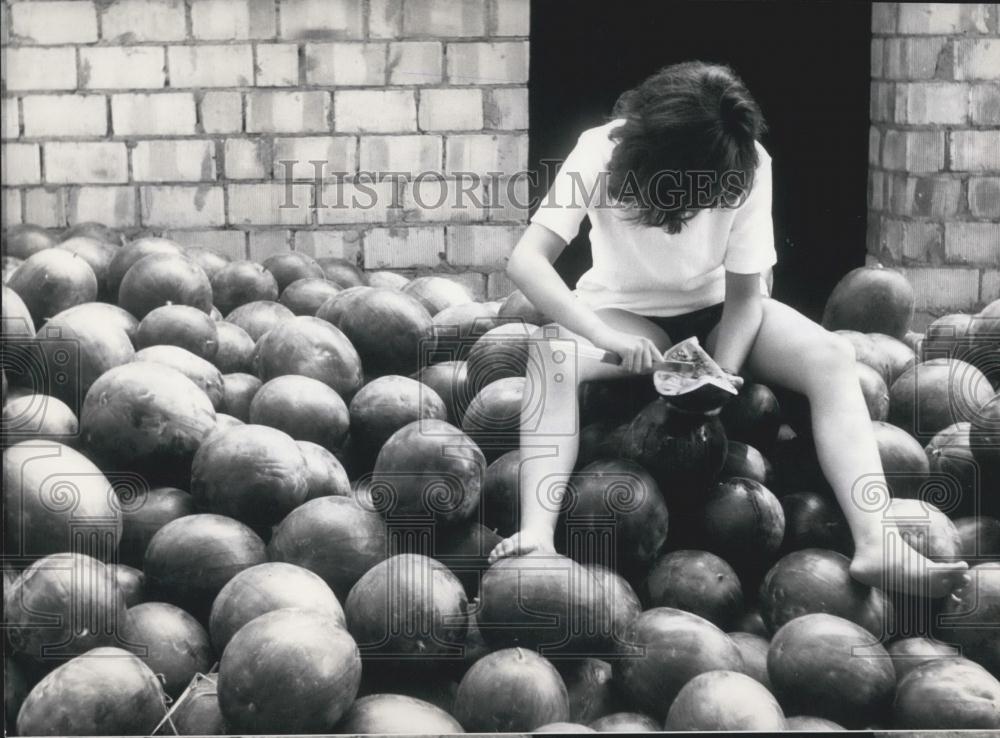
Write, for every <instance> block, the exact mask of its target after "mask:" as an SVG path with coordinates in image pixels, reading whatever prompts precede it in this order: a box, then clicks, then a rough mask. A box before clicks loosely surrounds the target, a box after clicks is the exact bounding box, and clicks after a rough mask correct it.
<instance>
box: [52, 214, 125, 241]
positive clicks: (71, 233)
mask: <svg viewBox="0 0 1000 738" xmlns="http://www.w3.org/2000/svg"><path fill="white" fill-rule="evenodd" d="M74 238H92V239H94V240H96V241H100V242H101V243H106V244H109V245H111V246H115V247H118V246H121V245H122V244H123V243H124V237H123V236H122V234H121V231H119V230H117V229H115V228H111V227H110V226H106V225H104V224H103V223H96V222H94V221H92V220H91V221H84V222H83V223H75V224H74V225H71V226H70V227H69V228H67V229H66V230H65V231H63V232H62V235H60V237H59V239H60V240H61V241H62V242H63V243H65V242H66V241H69V240H71V239H74Z"/></svg>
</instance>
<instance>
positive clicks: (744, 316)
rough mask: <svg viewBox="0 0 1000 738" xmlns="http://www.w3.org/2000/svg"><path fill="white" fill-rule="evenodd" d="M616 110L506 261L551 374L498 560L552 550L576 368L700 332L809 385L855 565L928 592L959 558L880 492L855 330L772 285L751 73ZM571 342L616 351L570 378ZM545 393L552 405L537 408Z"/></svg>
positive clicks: (645, 364)
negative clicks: (786, 300) (902, 521)
mask: <svg viewBox="0 0 1000 738" xmlns="http://www.w3.org/2000/svg"><path fill="white" fill-rule="evenodd" d="M615 113H616V115H617V118H616V119H615V120H613V121H612V122H610V123H608V124H606V125H604V126H601V127H599V128H593V129H591V130H588V131H585V132H584V133H583V135H581V136H580V138H579V140H578V141H577V144H576V147H575V148H574V149H573V151H572V153H570V155H569V157H568V158H567V159H566V161H565V163H564V164H563V166H562V168H561V169H560V171H559V173H558V175H557V176H556V179H555V181H554V183H553V186H552V188H551V190H550V191H549V193H548V195H547V196H546V198H545V199H544V200H543V202H542V203H541V204H540V206H539V208H538V210H537V212H536V213H535V215H534V216H533V217H532V219H531V223H530V225H529V226H528V229H527V230H526V231H525V233H524V235H523V236H522V238H521V240H520V242H519V243H518V245H517V247H516V248H515V250H514V252H513V254H512V255H511V258H510V261H509V263H508V266H507V273H508V274H509V276H510V278H511V279H512V280H513V281H514V283H515V284H517V286H518V287H519V288H520V289H521V290H522V291H523V292H524V294H525V295H526V296H527V297H528V299H530V300H531V302H533V303H534V304H535V305H536V306H537V307H538V308H539V309H540V310H542V311H543V312H544V313H545V314H546V315H548V316H550V317H551V319H552V320H553V322H554V323H555V324H556V326H549V327H546V328H545V329H544V330H543V331H541V332H540V333H539V334H538V336H537V337H536V338H537V341H536V342H535V343H534V344H533V346H532V349H531V351H532V354H533V355H532V357H531V358H532V360H531V361H529V365H528V377H527V378H528V382H529V386H531V385H532V384H533V386H535V387H536V388H537V387H540V388H542V391H541V393H539V392H537V391H536V392H534V393H531V392H525V401H524V403H525V404H524V407H522V427H521V446H522V451H523V462H522V466H521V478H520V484H521V487H520V499H521V526H520V531H519V532H518V533H517V534H516V535H514V536H512V537H510V538H508V539H506V540H504V541H502V542H501V543H500V544H498V545H497V547H496V548H495V549H494V550H493V552H492V554H491V561H496V560H497V559H499V558H502V557H505V556H512V555H523V554H527V553H531V552H534V551H538V552H553V551H554V546H553V536H554V529H555V524H556V519H557V516H558V512H557V510H558V505H553V504H552V502H551V500H546V499H544V498H545V497H546V496H547V495H548V494H549V492H548V490H552V489H553V487H552V481H553V480H554V479H555V480H563V481H565V480H566V479H568V477H569V475H570V473H571V472H572V470H573V467H574V464H575V463H576V456H577V450H578V441H579V438H578V435H577V434H575V433H567V432H566V429H565V426H566V418H575V417H576V412H575V410H576V407H575V403H576V402H577V389H578V385H579V383H580V382H584V381H589V380H603V379H614V378H620V377H624V376H627V375H629V374H648V373H650V372H651V370H652V367H653V364H654V362H656V361H659V360H660V359H661V358H662V352H663V351H664V350H665V349H667V348H668V347H669V346H671V345H672V343H673V342H676V341H680V340H682V339H685V338H687V337H689V336H691V335H694V336H697V337H698V339H699V341H700V342H701V343H702V345H703V346H705V347H706V349H707V350H708V351H709V353H711V354H712V355H713V357H714V358H715V360H716V361H717V362H718V363H719V365H720V366H721V367H723V368H724V369H725V370H726V371H727V372H728V373H730V374H731V375H733V376H734V377H735V376H736V375H738V374H739V372H740V371H741V370H743V369H745V370H746V371H747V373H749V374H751V375H752V376H753V377H754V378H755V379H756V380H757V381H760V382H763V383H764V384H773V385H779V386H782V387H786V388H788V389H791V390H794V391H796V392H800V393H802V394H804V395H806V396H807V397H808V399H809V404H810V407H811V408H812V419H813V421H812V422H813V434H814V437H815V443H816V448H817V452H818V455H819V460H820V464H821V466H822V469H823V472H824V474H825V476H826V478H827V480H828V481H829V483H830V485H831V486H832V488H833V490H834V493H835V494H836V497H837V500H838V501H839V503H840V506H841V508H842V509H843V511H844V514H845V516H846V517H847V522H848V524H849V526H850V529H851V533H852V534H853V536H854V544H855V554H854V559H853V561H852V562H851V569H850V570H851V574H852V575H853V576H854V578H855V579H857V580H858V581H860V582H863V583H864V584H867V585H870V586H874V587H880V588H883V589H885V588H891V589H895V590H904V591H907V592H914V593H922V594H925V595H930V596H934V597H940V596H943V595H945V594H947V593H948V592H949V591H951V590H952V589H953V588H955V587H956V586H959V585H961V584H962V583H963V581H967V578H968V575H967V574H966V573H965V572H966V570H967V569H968V566H967V565H966V564H965V563H964V562H956V563H935V562H932V561H930V560H928V559H926V558H924V557H923V556H922V555H921V554H919V553H918V552H917V551H916V550H914V549H913V548H911V547H910V546H909V545H908V544H907V543H906V542H905V541H903V539H902V538H901V537H900V535H899V532H898V530H896V528H895V526H894V525H892V524H891V523H888V522H887V521H885V520H884V518H883V505H881V504H873V500H872V495H873V494H874V495H875V496H876V497H879V496H880V497H881V498H882V502H883V503H884V502H886V501H887V499H888V490H887V488H886V486H885V479H884V477H883V476H882V467H881V462H880V460H879V454H878V447H877V445H876V442H875V438H874V435H873V432H872V426H871V422H870V420H869V415H868V410H867V407H866V405H865V401H864V398H863V396H862V393H861V389H860V386H859V384H858V378H857V375H856V373H855V368H854V366H855V357H854V352H853V349H852V347H851V345H850V344H849V343H848V342H847V341H845V340H844V339H842V338H841V337H839V336H837V335H836V334H834V333H830V332H828V331H826V330H825V329H823V328H822V327H820V326H819V325H817V324H816V323H814V322H812V321H811V320H809V319H808V318H806V317H804V316H803V315H801V314H800V313H798V312H796V311H795V310H793V309H792V308H790V307H788V306H786V305H783V304H781V303H780V302H776V301H775V300H772V299H770V298H769V297H768V287H767V283H766V275H767V274H769V272H770V269H771V267H772V266H773V265H774V263H775V261H776V258H777V257H776V254H775V249H774V235H773V230H772V222H771V159H770V157H769V156H768V153H767V151H765V150H764V148H763V147H762V146H761V145H760V143H758V141H757V139H758V138H759V137H760V135H761V134H762V132H763V130H764V121H763V118H762V116H761V112H760V109H759V108H758V106H757V104H756V102H755V101H754V99H753V98H752V97H751V96H750V93H749V92H748V91H747V89H746V87H745V86H744V85H743V84H742V82H741V81H740V80H739V79H738V78H737V77H736V76H735V75H734V74H733V72H732V71H731V70H730V69H728V68H727V67H724V66H719V65H713V64H706V63H702V62H688V63H684V64H677V65H673V66H669V67H666V68H665V69H663V70H661V71H660V72H658V73H656V74H654V75H653V76H652V77H650V78H649V79H647V80H646V81H644V82H643V83H642V84H641V85H639V87H637V88H635V89H634V90H631V91H629V92H627V93H625V94H624V95H623V96H622V97H621V98H620V99H619V101H618V103H617V105H616V106H615ZM584 216H589V217H590V222H591V224H592V230H591V233H590V241H591V246H592V250H593V262H594V264H593V268H591V269H590V270H589V271H588V272H587V273H586V274H584V275H583V276H582V277H581V278H580V280H579V282H578V285H577V288H576V291H575V293H574V292H571V291H570V290H569V289H568V288H567V287H566V286H565V284H564V283H563V282H562V280H561V279H560V277H559V275H558V274H557V273H556V271H555V269H553V267H552V263H553V262H554V261H555V259H556V257H557V256H558V255H559V254H560V252H561V251H562V250H563V249H564V248H565V247H566V245H567V244H568V243H569V241H571V240H572V239H573V237H574V236H575V235H576V232H577V230H578V228H579V225H580V222H581V221H582V220H583V218H584ZM577 345H593V346H596V347H598V348H601V349H604V350H606V351H611V352H614V353H616V354H618V355H619V356H621V358H622V363H621V365H620V366H612V365H609V364H606V363H601V362H599V361H595V360H593V359H588V358H587V357H585V356H576V357H575V358H576V362H575V367H576V372H575V377H572V376H571V375H572V371H571V370H569V369H568V367H571V366H573V359H572V357H570V360H569V361H567V360H566V359H567V357H566V352H567V347H569V348H568V350H569V351H574V350H575V347H576V346H577ZM737 383H740V382H739V381H738V382H737ZM539 394H541V395H542V396H544V406H543V407H541V408H529V407H528V405H529V403H531V402H532V396H537V395H539ZM529 410H531V412H530V413H529ZM529 415H531V416H532V418H531V421H530V427H529V422H528V421H527V420H526V418H527V417H528V416H529ZM543 486H544V487H545V488H546V490H547V491H546V492H543V491H542V487H543ZM557 502H558V500H557Z"/></svg>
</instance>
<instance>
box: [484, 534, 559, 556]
mask: <svg viewBox="0 0 1000 738" xmlns="http://www.w3.org/2000/svg"><path fill="white" fill-rule="evenodd" d="M536 551H537V552H539V553H549V554H554V553H555V552H556V547H555V544H554V543H553V542H552V533H545V532H544V531H536V530H531V529H525V530H522V531H520V532H518V533H515V534H514V535H512V536H511V537H510V538H505V539H504V540H502V541H500V543H498V544H497V545H496V547H495V548H494V549H493V550H492V551H491V552H490V558H489V563H490V564H495V563H496V562H497V561H499V560H500V559H505V558H507V557H508V556H525V555H527V554H530V553H533V552H536Z"/></svg>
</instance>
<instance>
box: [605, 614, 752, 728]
mask: <svg viewBox="0 0 1000 738" xmlns="http://www.w3.org/2000/svg"><path fill="white" fill-rule="evenodd" d="M625 641H626V644H625V645H624V646H623V647H622V656H623V658H622V659H621V661H619V662H617V663H616V664H615V679H616V681H617V682H618V684H619V686H620V687H621V688H622V689H623V690H624V691H625V692H626V694H628V695H629V696H630V698H631V701H632V703H633V704H635V705H636V706H637V707H639V708H640V709H641V710H643V712H645V713H648V714H649V715H652V716H655V717H657V718H663V717H666V714H667V711H668V710H669V709H670V706H671V704H672V703H673V702H674V699H675V698H676V697H677V695H678V693H679V692H680V691H681V688H682V687H683V686H684V685H685V684H687V683H688V682H689V681H691V680H692V679H693V678H694V677H696V676H698V675H699V674H703V673H705V672H710V671H718V670H725V671H741V670H742V669H743V657H742V656H741V655H740V650H739V648H737V646H736V644H735V643H734V642H733V639H732V638H730V637H729V636H727V635H726V634H725V633H724V632H723V631H721V630H720V629H719V628H717V627H716V626H714V625H712V623H710V622H708V621H707V620H705V619H704V618H702V617H699V616H698V615H693V614H692V613H689V612H684V611H682V610H677V609H674V608H672V607H654V608H652V609H650V610H646V611H645V612H643V613H642V614H641V615H640V616H639V617H638V618H636V619H635V620H634V621H633V622H632V624H631V625H630V626H629V628H628V629H627V631H626V637H625Z"/></svg>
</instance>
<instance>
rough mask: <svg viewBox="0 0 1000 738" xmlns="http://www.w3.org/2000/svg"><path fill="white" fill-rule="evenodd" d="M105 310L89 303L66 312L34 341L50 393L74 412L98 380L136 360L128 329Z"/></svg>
mask: <svg viewBox="0 0 1000 738" xmlns="http://www.w3.org/2000/svg"><path fill="white" fill-rule="evenodd" d="M104 307H105V306H101V305H100V303H87V304H84V305H77V306H76V307H73V308H70V309H69V310H65V311H63V312H62V313H59V314H58V315H56V316H55V317H54V318H52V319H51V320H49V321H47V322H46V323H45V324H44V325H43V326H42V327H41V328H40V329H39V331H38V334H37V335H36V337H35V338H36V341H37V342H38V346H39V348H40V351H41V354H42V356H43V357H44V358H45V362H46V373H47V374H48V376H47V377H46V379H47V380H48V385H49V393H50V394H52V395H55V396H56V397H58V398H59V399H61V400H63V401H64V402H65V403H66V404H67V405H69V406H70V408H71V409H74V410H75V409H76V408H79V407H80V405H81V403H82V402H83V399H84V397H85V395H86V394H87V391H88V390H89V389H90V387H91V386H92V385H93V384H94V382H96V381H97V378H98V377H100V376H101V375H103V374H104V373H105V372H107V371H108V370H109V369H113V368H114V367H117V366H121V365H122V364H127V363H129V362H131V361H132V360H133V359H134V358H135V350H134V349H133V347H132V342H131V340H130V338H129V335H128V333H127V330H126V328H125V327H124V326H123V324H122V323H121V322H120V321H118V320H114V319H109V316H108V315H107V311H106V310H105V309H103V308H104ZM107 307H110V306H107ZM67 357H68V358H67ZM60 375H64V376H62V377H61V376H60Z"/></svg>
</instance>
